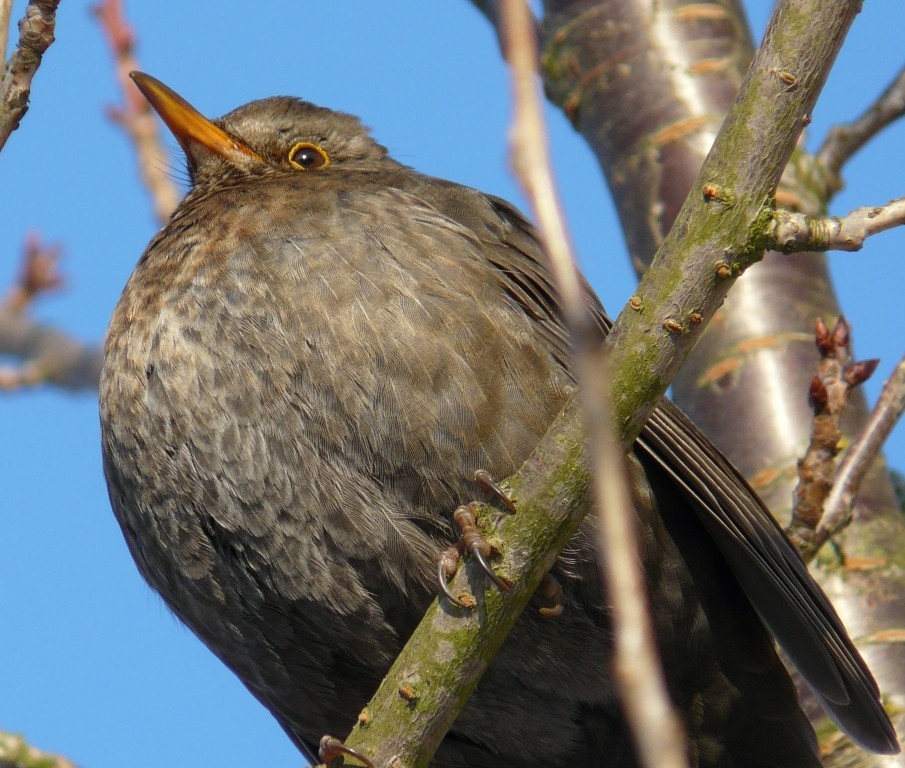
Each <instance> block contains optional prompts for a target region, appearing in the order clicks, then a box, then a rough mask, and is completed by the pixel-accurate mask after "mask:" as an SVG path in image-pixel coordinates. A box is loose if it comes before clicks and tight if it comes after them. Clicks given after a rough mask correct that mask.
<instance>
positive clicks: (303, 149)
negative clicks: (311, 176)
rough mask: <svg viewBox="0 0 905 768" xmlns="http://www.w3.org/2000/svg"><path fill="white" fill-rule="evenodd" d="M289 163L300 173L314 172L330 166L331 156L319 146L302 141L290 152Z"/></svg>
mask: <svg viewBox="0 0 905 768" xmlns="http://www.w3.org/2000/svg"><path fill="white" fill-rule="evenodd" d="M289 162H290V164H292V165H293V166H295V167H296V168H298V169H299V170H300V171H314V170H317V169H318V168H326V167H327V166H328V165H330V155H328V154H327V153H326V152H324V150H323V149H321V148H320V147H319V146H317V144H312V143H311V142H310V141H301V142H299V143H298V144H296V145H295V146H294V147H293V148H292V149H290V150H289Z"/></svg>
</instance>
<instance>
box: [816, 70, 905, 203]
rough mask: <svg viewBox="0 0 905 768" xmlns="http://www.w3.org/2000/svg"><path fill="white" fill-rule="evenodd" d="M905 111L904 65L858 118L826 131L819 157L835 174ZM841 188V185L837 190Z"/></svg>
mask: <svg viewBox="0 0 905 768" xmlns="http://www.w3.org/2000/svg"><path fill="white" fill-rule="evenodd" d="M903 114H905V67H903V68H902V70H901V71H900V72H899V74H898V75H896V78H895V79H894V80H893V81H892V82H891V83H890V84H889V87H887V89H886V90H885V91H884V92H883V93H882V94H881V95H880V97H879V98H878V99H877V100H876V101H875V102H874V103H873V104H872V105H871V106H870V107H869V108H868V109H867V110H866V111H865V112H864V114H862V115H861V116H860V117H859V118H858V119H857V120H853V121H852V122H850V123H844V124H841V125H837V126H835V127H834V128H832V129H831V130H830V132H829V133H828V134H827V137H826V141H824V142H823V146H822V147H821V148H820V150H819V151H818V153H817V159H818V160H819V161H820V163H821V164H822V165H823V167H824V168H825V169H826V170H827V171H828V172H829V173H830V174H832V175H833V176H836V177H838V175H839V172H840V171H841V170H842V166H843V165H845V163H846V162H848V160H850V159H851V157H852V156H853V155H854V154H855V153H856V152H857V151H858V150H859V149H861V147H863V146H864V145H865V144H866V143H867V142H868V141H870V140H871V139H872V138H873V137H874V136H876V135H877V134H878V133H879V132H880V131H881V130H883V129H884V128H885V127H886V126H887V125H889V124H890V123H892V122H893V121H895V120H898V119H899V118H900V117H902V115H903ZM839 188H841V184H838V186H836V189H839Z"/></svg>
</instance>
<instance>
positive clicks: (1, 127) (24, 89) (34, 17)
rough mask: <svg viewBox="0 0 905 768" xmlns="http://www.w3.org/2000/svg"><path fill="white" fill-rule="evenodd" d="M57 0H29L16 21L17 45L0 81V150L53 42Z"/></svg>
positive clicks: (23, 108) (15, 125) (22, 113)
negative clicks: (17, 27)
mask: <svg viewBox="0 0 905 768" xmlns="http://www.w3.org/2000/svg"><path fill="white" fill-rule="evenodd" d="M59 4H60V0H31V2H30V3H29V4H28V6H27V7H26V8H25V15H24V16H23V17H22V20H21V21H20V22H19V44H18V45H17V46H16V50H14V51H13V54H12V56H10V57H9V61H7V62H6V67H5V68H4V70H3V79H2V80H0V150H2V149H3V147H4V146H5V145H6V141H7V139H9V136H10V134H11V133H12V132H13V131H14V130H16V128H18V127H19V123H20V122H22V118H23V117H24V116H25V113H26V112H27V111H28V96H29V94H30V92H31V81H32V80H33V79H34V76H35V73H36V72H37V71H38V67H39V66H40V65H41V58H42V57H43V56H44V51H46V50H47V49H48V48H49V47H50V44H51V43H52V42H53V31H54V26H55V24H56V18H55V14H56V11H57V6H58V5H59Z"/></svg>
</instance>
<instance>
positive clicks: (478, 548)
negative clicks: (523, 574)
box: [453, 501, 510, 592]
mask: <svg viewBox="0 0 905 768" xmlns="http://www.w3.org/2000/svg"><path fill="white" fill-rule="evenodd" d="M477 508H478V504H477V502H474V501H473V502H471V503H470V504H463V505H462V506H461V507H459V508H458V509H456V511H455V512H453V521H454V522H455V524H456V525H457V526H458V527H459V530H460V531H461V532H462V541H463V542H464V548H465V551H466V552H468V553H470V554H471V556H472V557H474V559H475V560H477V561H478V565H480V566H481V570H482V571H484V573H486V574H487V577H488V578H489V579H490V580H491V581H492V582H493V583H494V584H496V585H497V586H498V587H499V588H500V589H502V590H503V591H504V592H508V591H509V587H510V585H509V583H508V582H506V581H504V580H503V579H502V578H501V577H500V576H497V574H496V573H494V571H493V568H491V567H490V563H488V562H487V558H488V557H489V556H490V555H491V553H492V552H493V545H492V544H491V543H490V542H489V541H487V539H485V538H484V535H483V534H482V533H481V532H480V531H479V530H478V526H477V522H476V521H475V510H476V509H477Z"/></svg>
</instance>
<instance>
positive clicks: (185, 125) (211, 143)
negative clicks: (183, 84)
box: [129, 72, 262, 165]
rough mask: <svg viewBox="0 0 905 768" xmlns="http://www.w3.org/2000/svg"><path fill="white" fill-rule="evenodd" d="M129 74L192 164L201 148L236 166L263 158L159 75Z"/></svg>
mask: <svg viewBox="0 0 905 768" xmlns="http://www.w3.org/2000/svg"><path fill="white" fill-rule="evenodd" d="M129 77H131V78H132V80H133V81H134V82H135V85H137V86H138V90H140V91H141V92H142V94H143V95H144V97H145V98H146V99H147V100H148V103H149V104H150V105H151V106H152V107H153V108H154V111H155V112H157V114H158V115H160V117H161V119H162V120H163V121H164V122H165V123H166V124H167V127H168V128H169V129H170V131H172V133H173V135H174V136H175V137H176V140H177V141H178V142H179V144H180V145H181V146H182V149H183V150H184V151H185V154H186V156H187V157H188V160H189V163H191V164H192V165H194V164H195V154H196V153H197V150H198V149H199V148H204V149H206V150H207V151H208V152H213V153H214V154H216V155H219V156H220V157H222V158H223V159H224V160H227V161H229V162H230V163H233V164H234V165H241V164H244V163H247V162H248V160H258V161H259V162H261V161H262V158H261V156H260V155H259V154H258V153H257V152H255V151H254V150H253V149H252V148H251V147H249V146H248V145H247V144H244V143H243V142H241V141H239V140H237V139H234V138H233V137H232V136H230V135H229V134H228V133H226V131H224V130H222V129H221V128H218V127H217V126H216V125H214V124H213V123H212V122H211V121H210V120H208V119H207V118H206V117H205V116H204V115H202V114H201V113H200V112H199V111H198V110H197V109H195V108H194V107H193V106H192V105H191V104H189V103H188V102H187V101H186V100H185V99H183V98H182V96H180V95H179V94H178V93H176V91H174V90H172V89H171V88H168V87H167V86H165V85H164V84H163V83H161V82H160V80H158V79H157V78H154V77H151V76H150V75H146V74H144V73H143V72H130V73H129Z"/></svg>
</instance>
